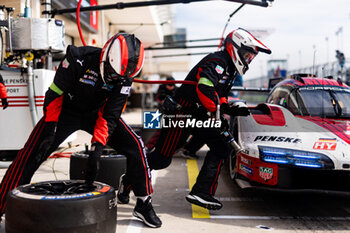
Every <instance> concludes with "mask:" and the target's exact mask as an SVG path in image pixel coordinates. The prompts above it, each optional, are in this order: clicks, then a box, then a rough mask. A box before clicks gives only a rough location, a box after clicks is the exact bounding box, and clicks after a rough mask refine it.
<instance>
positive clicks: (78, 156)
mask: <svg viewBox="0 0 350 233" xmlns="http://www.w3.org/2000/svg"><path fill="white" fill-rule="evenodd" d="M88 157H89V155H88V154H87V153H86V152H85V151H81V152H76V153H74V154H72V156H71V158H70V166H69V177H70V179H72V180H83V179H85V176H86V168H87V161H88ZM125 173H126V157H125V156H124V155H118V154H117V152H116V151H115V150H113V149H105V150H103V153H102V155H101V160H100V170H99V172H98V174H97V177H96V181H100V182H102V183H106V184H108V185H110V186H112V187H113V188H114V189H118V187H119V178H120V176H121V175H123V174H125Z"/></svg>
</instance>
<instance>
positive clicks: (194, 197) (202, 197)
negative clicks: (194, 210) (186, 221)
mask: <svg viewBox="0 0 350 233" xmlns="http://www.w3.org/2000/svg"><path fill="white" fill-rule="evenodd" d="M186 200H187V201H188V202H190V203H192V204H195V205H199V206H201V207H204V208H206V209H208V210H219V209H221V208H222V203H221V202H220V201H219V200H216V199H215V198H214V197H212V196H211V195H208V194H203V193H196V194H193V193H190V194H189V195H187V196H186Z"/></svg>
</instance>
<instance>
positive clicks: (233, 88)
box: [231, 87, 271, 92]
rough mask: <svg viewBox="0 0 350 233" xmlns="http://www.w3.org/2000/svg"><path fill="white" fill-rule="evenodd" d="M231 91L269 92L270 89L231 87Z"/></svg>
mask: <svg viewBox="0 0 350 233" xmlns="http://www.w3.org/2000/svg"><path fill="white" fill-rule="evenodd" d="M231 91H251V92H270V91H271V88H263V87H232V88H231Z"/></svg>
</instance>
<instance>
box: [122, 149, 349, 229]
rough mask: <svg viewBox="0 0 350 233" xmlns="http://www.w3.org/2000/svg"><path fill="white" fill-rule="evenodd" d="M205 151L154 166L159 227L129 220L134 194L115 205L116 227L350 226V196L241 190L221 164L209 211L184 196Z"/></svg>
mask: <svg viewBox="0 0 350 233" xmlns="http://www.w3.org/2000/svg"><path fill="white" fill-rule="evenodd" d="M205 153H206V151H205V150H202V151H200V152H199V153H198V154H199V155H200V158H199V159H198V160H186V159H184V158H182V157H179V156H175V157H174V159H173V162H172V164H171V165H170V166H169V167H168V168H167V169H165V170H161V171H157V172H152V173H153V179H154V193H153V195H152V196H153V206H154V208H155V210H156V212H157V214H158V215H159V217H160V218H161V220H162V222H163V225H162V227H161V228H160V229H150V228H147V227H144V226H143V224H142V223H140V222H139V221H138V220H136V218H133V219H132V220H130V218H131V216H132V209H133V207H134V204H135V199H134V198H132V201H131V203H130V204H128V205H119V206H118V226H117V232H127V233H140V232H145V233H148V232H167V233H178V232H189V233H190V232H191V233H197V232H200V233H207V232H208V233H214V232H239V233H245V232H268V231H271V232H281V233H282V232H283V233H284V232H350V221H349V220H350V199H349V198H347V197H334V196H327V195H324V194H310V193H309V194H308V193H302V194H300V193H298V194H296V193H289V194H286V193H273V192H272V193H271V192H263V191H244V190H240V189H239V188H238V187H237V185H236V184H234V183H233V182H232V181H231V179H230V177H229V174H228V172H227V170H228V169H227V168H226V167H223V170H222V173H221V176H220V179H219V185H218V189H217V193H216V197H217V198H218V199H219V200H220V201H221V202H222V203H223V205H224V206H223V208H222V209H221V210H218V211H208V210H206V209H204V208H201V207H198V206H195V205H191V204H190V203H188V202H187V201H186V200H185V196H186V195H187V194H188V192H189V187H190V186H192V185H193V184H194V182H195V179H196V177H197V174H198V170H199V169H200V167H201V165H202V163H203V160H204V156H205Z"/></svg>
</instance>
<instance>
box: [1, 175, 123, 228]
mask: <svg viewBox="0 0 350 233" xmlns="http://www.w3.org/2000/svg"><path fill="white" fill-rule="evenodd" d="M5 213H6V215H5V229H6V233H23V232H26V233H34V232H45V233H63V232H64V233H73V232H74V233H96V232H99V233H102V232H103V233H112V232H113V233H114V232H115V231H116V224H117V207H116V200H115V191H114V189H113V188H112V187H111V186H109V185H106V184H103V183H100V182H94V183H93V185H86V184H85V183H84V181H74V180H65V181H46V182H40V183H34V184H27V185H22V186H19V187H17V188H15V189H13V190H12V191H11V192H10V193H9V195H8V197H7V206H6V212H5Z"/></svg>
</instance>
